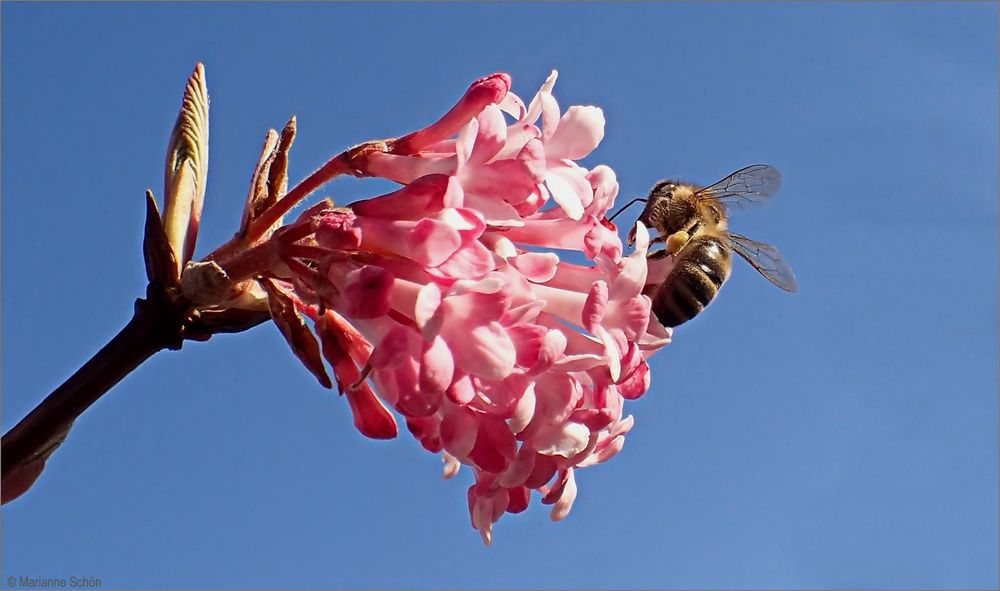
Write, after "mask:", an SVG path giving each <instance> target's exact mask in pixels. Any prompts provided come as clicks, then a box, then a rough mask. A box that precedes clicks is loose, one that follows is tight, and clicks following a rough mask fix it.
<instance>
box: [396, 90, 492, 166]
mask: <svg viewBox="0 0 1000 591" xmlns="http://www.w3.org/2000/svg"><path fill="white" fill-rule="evenodd" d="M509 90H510V75H509V74H502V73H501V74H493V75H491V76H486V77H485V78H480V79H479V80H476V81H475V82H473V83H472V85H471V86H470V87H469V90H467V91H466V92H465V96H463V97H462V99H461V100H460V101H458V104H456V105H455V106H454V107H452V108H451V110H449V111H448V112H447V113H445V115H444V116H443V117H441V119H439V120H438V121H437V122H435V123H433V124H431V125H429V126H427V127H425V128H424V129H421V130H420V131H415V132H413V133H411V134H408V135H405V136H403V137H401V138H399V139H397V140H395V141H394V142H393V146H392V148H393V151H394V152H395V153H397V154H415V153H417V152H419V151H420V150H422V149H423V148H424V147H426V146H428V145H430V144H433V143H435V142H439V141H441V140H443V139H445V138H447V137H450V136H452V135H454V134H455V133H458V130H459V129H460V128H461V127H462V126H463V125H465V124H466V122H468V121H469V119H472V118H474V117H475V116H476V115H478V114H479V113H480V112H482V110H483V109H485V108H486V107H487V105H491V104H497V103H499V102H500V101H501V100H502V99H503V97H504V95H506V94H507V91H509Z"/></svg>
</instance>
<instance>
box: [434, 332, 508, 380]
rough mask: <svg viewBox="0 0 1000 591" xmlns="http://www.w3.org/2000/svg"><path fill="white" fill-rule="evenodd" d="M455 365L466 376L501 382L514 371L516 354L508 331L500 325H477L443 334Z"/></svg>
mask: <svg viewBox="0 0 1000 591" xmlns="http://www.w3.org/2000/svg"><path fill="white" fill-rule="evenodd" d="M446 338H447V339H448V341H449V342H450V343H453V346H452V347H451V349H452V352H453V353H454V354H455V365H456V366H457V367H459V368H461V369H462V371H464V372H466V373H470V374H473V375H477V376H480V377H483V378H486V379H491V380H500V379H503V378H505V377H507V376H508V375H510V372H511V371H513V369H514V361H515V358H516V356H517V351H516V350H515V349H514V343H513V342H511V340H510V337H509V336H508V335H507V331H506V330H505V329H504V327H503V326H502V325H501V324H500V323H499V322H490V323H489V324H485V325H481V326H476V327H475V328H472V329H471V330H467V331H465V334H464V335H463V334H462V332H460V331H452V332H450V333H449V334H447V335H446Z"/></svg>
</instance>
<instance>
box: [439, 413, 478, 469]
mask: <svg viewBox="0 0 1000 591" xmlns="http://www.w3.org/2000/svg"><path fill="white" fill-rule="evenodd" d="M478 429H479V421H478V420H477V419H476V416H475V415H474V414H473V413H472V411H470V410H467V409H465V408H462V407H453V408H449V410H448V411H447V412H446V413H445V415H444V419H442V420H441V444H442V445H443V446H444V448H445V449H446V450H448V453H450V454H452V455H453V456H455V457H456V458H459V459H461V458H467V457H468V456H469V452H470V451H472V446H473V445H475V443H476V433H477V432H478Z"/></svg>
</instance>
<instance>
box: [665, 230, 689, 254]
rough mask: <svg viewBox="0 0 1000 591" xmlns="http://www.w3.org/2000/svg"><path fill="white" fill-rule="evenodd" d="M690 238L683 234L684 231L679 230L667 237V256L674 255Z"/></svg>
mask: <svg viewBox="0 0 1000 591" xmlns="http://www.w3.org/2000/svg"><path fill="white" fill-rule="evenodd" d="M690 237H691V236H690V235H688V233H687V232H685V231H684V230H680V231H679V232H674V233H673V234H671V235H670V236H668V237H667V252H668V253H669V254H674V253H675V252H677V251H678V250H680V249H681V247H683V246H684V245H685V244H687V241H688V239H689V238H690Z"/></svg>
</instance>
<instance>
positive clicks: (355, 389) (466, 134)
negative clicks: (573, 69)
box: [261, 72, 670, 544]
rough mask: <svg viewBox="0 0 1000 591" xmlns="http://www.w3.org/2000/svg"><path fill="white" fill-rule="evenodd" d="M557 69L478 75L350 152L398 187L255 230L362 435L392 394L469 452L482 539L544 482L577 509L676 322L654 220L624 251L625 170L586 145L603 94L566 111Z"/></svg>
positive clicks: (433, 431) (451, 462) (441, 439)
mask: <svg viewBox="0 0 1000 591" xmlns="http://www.w3.org/2000/svg"><path fill="white" fill-rule="evenodd" d="M555 80H556V73H555V72H553V73H552V75H551V76H550V77H549V78H548V79H547V80H546V81H545V83H544V84H543V85H542V87H541V89H540V90H539V91H538V93H537V94H536V95H535V97H534V98H533V99H532V100H531V101H530V103H529V104H528V105H527V106H525V104H524V103H523V101H521V100H520V99H519V98H518V97H517V96H516V95H514V94H513V93H512V92H509V87H510V78H509V77H508V76H506V75H504V74H497V75H494V76H490V77H487V78H483V79H481V80H479V81H477V82H476V83H475V84H473V86H472V87H471V88H470V90H469V91H468V92H467V94H466V96H465V97H464V98H463V99H462V100H461V101H460V102H459V103H458V104H457V105H456V106H455V107H454V108H453V109H452V110H451V111H449V112H448V114H446V115H445V116H444V117H443V118H442V119H441V120H439V121H438V122H437V123H435V124H433V125H431V126H429V127H427V128H425V129H422V130H420V131H417V132H414V133H411V134H409V135H406V136H403V137H402V138H399V139H397V140H387V141H386V143H385V145H386V146H389V149H385V150H377V149H376V150H368V151H365V152H364V153H360V155H359V156H358V157H357V158H356V159H354V160H352V161H351V164H352V166H354V167H356V172H357V174H358V175H360V176H378V177H383V178H387V179H391V180H393V181H396V182H398V183H400V184H401V185H402V186H401V187H400V188H399V189H398V190H396V191H394V192H392V193H388V194H386V195H381V196H378V197H374V198H371V199H366V200H363V201H358V202H355V203H353V204H351V205H350V206H348V207H346V208H345V207H342V208H337V207H334V206H333V205H332V204H331V203H321V204H319V205H317V206H314V207H312V208H310V209H307V210H306V211H304V212H303V213H302V214H301V215H300V216H299V218H298V219H297V220H296V221H295V222H293V223H292V224H289V225H287V226H285V227H283V228H281V229H280V230H278V231H277V232H275V233H274V235H273V236H272V237H271V238H270V239H269V240H267V241H266V242H265V243H264V244H265V246H263V247H261V248H267V249H269V250H268V253H269V254H268V256H267V257H266V260H268V261H270V264H269V268H268V270H267V273H266V275H267V276H268V277H269V279H267V280H266V281H267V282H268V283H269V284H270V287H269V288H268V293H269V297H272V298H279V299H286V300H287V301H288V302H290V305H289V306H286V307H287V308H289V310H291V311H287V310H285V311H281V312H280V314H281V315H282V317H283V318H285V321H284V323H283V326H285V327H286V328H285V329H284V330H286V331H290V332H286V335H288V334H291V335H293V337H290V339H289V340H290V342H291V343H293V347H294V348H295V349H296V353H297V354H298V355H299V357H300V358H302V359H303V361H304V362H305V363H306V365H307V366H308V367H309V368H310V370H311V371H313V372H314V373H317V375H320V372H323V371H324V370H323V368H322V365H323V364H322V361H320V356H322V358H325V359H326V361H327V362H328V363H329V364H330V365H331V366H332V367H333V368H334V371H335V374H336V378H337V385H338V388H339V390H340V391H341V393H342V394H345V395H346V397H347V399H348V402H349V405H350V409H351V411H352V413H353V414H354V417H355V424H356V425H357V427H358V429H359V430H360V431H361V432H362V433H363V434H365V435H367V436H369V437H374V438H388V437H393V436H395V435H396V431H397V430H396V423H395V420H394V419H393V415H392V413H391V411H390V410H389V409H391V410H393V411H395V412H396V413H398V414H399V415H401V416H402V417H403V418H404V419H405V421H406V426H407V428H408V429H409V431H410V432H411V433H412V434H413V435H414V436H415V437H416V438H417V439H418V441H420V443H421V445H422V446H423V447H424V448H426V449H428V450H429V451H432V452H434V453H442V455H443V458H444V460H445V475H446V477H451V476H454V475H455V474H456V473H457V472H458V471H459V467H460V466H462V465H465V466H468V467H469V468H470V469H471V470H472V473H473V475H474V479H475V482H474V484H473V485H472V486H471V487H470V488H469V492H468V499H469V512H470V516H471V519H472V525H473V527H474V528H476V529H477V530H479V532H480V534H481V535H482V537H483V540H484V541H485V542H486V543H487V544H488V543H490V542H491V540H492V528H493V524H494V523H495V522H496V521H497V520H498V519H499V518H500V517H501V516H502V515H503V514H504V513H518V512H521V511H523V510H524V509H525V508H527V506H528V504H529V501H530V497H531V491H533V490H534V491H537V492H538V493H539V494H540V495H541V499H542V502H543V503H546V504H551V505H552V506H553V508H552V513H551V516H552V519H554V520H558V519H562V518H564V517H566V515H568V514H569V512H570V509H571V508H572V505H573V502H574V500H575V498H576V496H577V493H578V491H577V484H576V478H575V471H576V470H578V469H581V468H584V467H587V466H590V465H593V464H597V463H600V462H603V461H606V460H608V459H610V458H611V457H613V456H614V455H615V454H617V453H618V452H619V451H620V450H621V449H622V445H623V443H624V437H625V435H626V434H627V433H628V432H629V430H631V428H632V426H633V424H634V421H633V419H632V417H631V416H630V415H626V414H625V413H624V403H625V401H626V400H632V399H635V398H638V397H639V396H641V395H642V394H644V393H645V392H646V391H647V390H648V389H649V385H650V374H649V367H648V365H647V363H646V357H647V356H648V355H650V354H651V353H652V352H654V351H655V350H657V349H658V348H660V347H662V346H663V345H665V344H666V343H668V342H669V339H670V331H669V330H668V329H664V328H663V327H661V326H660V325H659V324H658V323H657V322H656V320H655V318H654V317H652V316H651V315H650V300H649V298H648V297H647V296H645V295H643V294H642V288H643V286H644V284H645V283H646V278H647V267H646V260H647V259H646V250H647V248H648V245H649V237H648V233H647V232H646V229H645V228H644V227H643V226H642V225H641V224H638V225H637V227H636V237H637V245H636V249H635V251H634V252H633V253H632V254H630V255H629V256H627V257H626V256H623V250H622V243H621V240H620V238H619V237H618V234H617V232H616V231H615V230H614V229H613V226H610V224H607V223H606V222H605V217H606V213H607V212H608V210H609V209H610V208H611V207H612V206H613V204H614V201H615V198H616V196H617V193H618V182H617V180H616V178H615V174H614V172H613V171H612V170H611V169H610V168H609V167H607V166H603V165H600V166H597V167H595V168H593V169H587V168H584V167H583V166H581V165H580V164H578V163H577V160H579V159H581V158H584V157H586V156H587V155H589V154H590V153H591V151H593V149H594V148H596V147H597V145H598V144H599V143H600V141H601V139H602V138H603V136H604V116H603V113H602V112H601V110H600V109H599V108H597V107H570V108H569V109H567V110H566V111H565V113H563V112H561V111H560V108H559V105H558V104H557V103H556V100H555V98H554V97H553V95H552V89H553V86H554V84H555ZM508 117H509V119H508ZM609 226H610V227H609ZM550 249H563V250H575V251H579V252H581V253H583V255H584V256H585V257H586V259H588V260H589V261H590V263H589V264H586V265H580V264H572V263H568V262H565V261H561V260H560V258H559V257H558V256H557V255H556V254H554V253H552V252H550ZM272 313H273V314H274V313H275V312H272ZM297 314H304V315H305V316H307V317H309V318H311V319H312V320H313V322H314V326H315V331H316V333H317V334H318V335H319V342H320V346H313V345H310V344H309V338H308V337H304V336H303V335H302V334H301V330H300V329H295V328H294V326H296V320H295V318H296V315H297ZM288 327H292V328H288ZM324 377H325V374H324Z"/></svg>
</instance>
